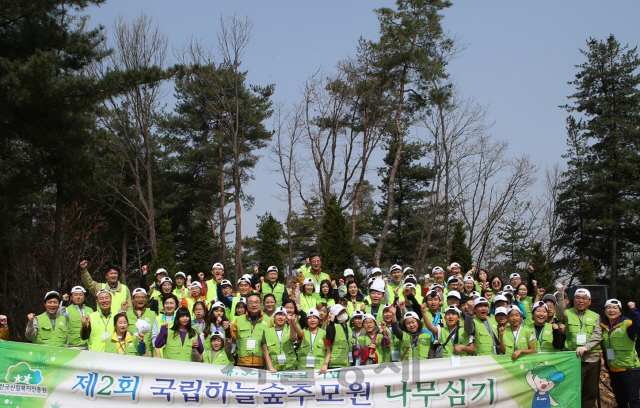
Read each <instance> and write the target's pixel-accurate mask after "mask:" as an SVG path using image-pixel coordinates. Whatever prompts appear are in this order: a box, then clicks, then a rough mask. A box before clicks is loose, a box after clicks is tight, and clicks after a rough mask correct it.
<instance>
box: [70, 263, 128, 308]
mask: <svg viewBox="0 0 640 408" xmlns="http://www.w3.org/2000/svg"><path fill="white" fill-rule="evenodd" d="M78 266H79V269H80V278H81V279H82V284H83V285H84V287H85V288H86V289H87V291H89V292H90V293H91V294H93V295H94V296H96V297H97V296H98V292H100V291H101V290H107V291H109V293H111V296H112V299H111V313H113V314H114V315H115V314H116V313H118V310H120V308H121V307H122V306H123V305H125V307H126V308H127V310H131V309H132V306H131V305H132V303H131V293H130V292H129V288H128V287H127V285H123V284H122V283H120V282H119V281H118V278H119V277H120V269H119V268H118V267H117V266H115V265H110V266H107V268H106V272H105V274H104V278H105V280H106V282H104V283H98V282H95V281H94V280H93V279H92V278H91V275H90V274H89V271H88V270H87V266H89V263H88V262H87V261H86V260H82V261H80V264H79V265H78ZM125 302H126V303H125Z"/></svg>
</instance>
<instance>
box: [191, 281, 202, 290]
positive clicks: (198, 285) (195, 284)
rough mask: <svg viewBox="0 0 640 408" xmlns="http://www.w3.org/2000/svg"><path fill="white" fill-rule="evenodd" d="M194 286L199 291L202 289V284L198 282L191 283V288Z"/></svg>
mask: <svg viewBox="0 0 640 408" xmlns="http://www.w3.org/2000/svg"><path fill="white" fill-rule="evenodd" d="M194 286H197V287H199V288H200V289H202V284H201V283H200V282H198V281H195V282H191V287H194Z"/></svg>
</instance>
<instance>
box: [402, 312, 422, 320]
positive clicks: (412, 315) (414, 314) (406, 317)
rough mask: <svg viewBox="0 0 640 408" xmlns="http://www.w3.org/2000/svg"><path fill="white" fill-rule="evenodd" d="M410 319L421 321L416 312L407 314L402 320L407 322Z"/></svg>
mask: <svg viewBox="0 0 640 408" xmlns="http://www.w3.org/2000/svg"><path fill="white" fill-rule="evenodd" d="M410 317H411V318H414V319H416V320H420V318H419V317H418V315H417V314H416V312H407V313H405V314H404V316H403V317H402V320H407V319H408V318H410Z"/></svg>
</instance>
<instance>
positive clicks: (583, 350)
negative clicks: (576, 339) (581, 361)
mask: <svg viewBox="0 0 640 408" xmlns="http://www.w3.org/2000/svg"><path fill="white" fill-rule="evenodd" d="M587 351H589V350H587V348H586V347H578V348H577V349H576V354H577V355H578V357H582V356H583V355H584V353H586V352H587Z"/></svg>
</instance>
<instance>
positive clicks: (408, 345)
mask: <svg viewBox="0 0 640 408" xmlns="http://www.w3.org/2000/svg"><path fill="white" fill-rule="evenodd" d="M415 337H416V336H414V335H412V334H409V333H407V332H403V333H402V340H401V342H400V361H405V360H426V359H428V358H429V349H430V348H431V335H430V334H429V333H425V332H420V333H419V334H418V335H417V337H418V339H417V341H415V343H414V340H415ZM403 355H404V357H403Z"/></svg>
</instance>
